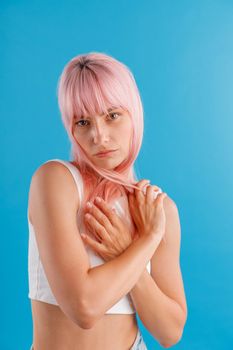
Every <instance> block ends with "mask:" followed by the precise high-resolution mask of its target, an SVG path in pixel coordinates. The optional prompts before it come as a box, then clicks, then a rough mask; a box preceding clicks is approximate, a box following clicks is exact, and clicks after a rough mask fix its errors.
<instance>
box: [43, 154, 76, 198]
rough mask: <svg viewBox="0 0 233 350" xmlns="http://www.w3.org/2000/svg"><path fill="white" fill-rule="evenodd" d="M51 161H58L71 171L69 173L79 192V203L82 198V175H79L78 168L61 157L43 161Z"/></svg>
mask: <svg viewBox="0 0 233 350" xmlns="http://www.w3.org/2000/svg"><path fill="white" fill-rule="evenodd" d="M52 161H57V162H60V163H62V164H63V165H65V166H66V167H67V168H68V169H69V171H70V172H71V174H72V176H73V178H74V181H75V183H76V186H77V190H78V194H79V199H80V203H81V202H82V199H83V180H82V175H81V173H80V171H79V170H78V168H77V167H76V166H75V165H73V164H71V163H70V162H69V161H67V160H62V159H57V158H54V159H49V160H47V161H46V162H45V163H48V162H52Z"/></svg>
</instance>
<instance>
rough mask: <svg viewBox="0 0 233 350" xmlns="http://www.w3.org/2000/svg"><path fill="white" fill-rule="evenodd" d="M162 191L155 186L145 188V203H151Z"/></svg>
mask: <svg viewBox="0 0 233 350" xmlns="http://www.w3.org/2000/svg"><path fill="white" fill-rule="evenodd" d="M161 192H162V190H161V188H159V187H158V186H156V185H151V186H147V188H146V201H147V203H152V202H153V201H154V200H155V199H156V198H157V195H158V194H159V193H161Z"/></svg>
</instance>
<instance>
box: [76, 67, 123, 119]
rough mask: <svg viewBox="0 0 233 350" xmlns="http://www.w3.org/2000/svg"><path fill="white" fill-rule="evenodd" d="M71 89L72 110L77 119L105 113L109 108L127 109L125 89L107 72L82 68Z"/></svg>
mask: <svg viewBox="0 0 233 350" xmlns="http://www.w3.org/2000/svg"><path fill="white" fill-rule="evenodd" d="M73 91H74V96H73V102H74V106H73V110H74V115H75V117H76V118H78V119H80V118H82V117H88V116H92V115H95V114H96V115H102V114H107V113H108V111H109V108H114V109H117V108H121V109H124V110H129V103H127V98H126V92H125V89H124V88H123V86H122V84H120V82H119V81H117V79H115V78H114V77H113V76H111V74H110V73H109V72H108V73H107V72H103V70H102V71H100V70H99V72H97V73H96V72H94V71H93V70H92V69H90V68H86V69H83V70H82V71H80V76H79V79H76V81H75V86H74V90H73Z"/></svg>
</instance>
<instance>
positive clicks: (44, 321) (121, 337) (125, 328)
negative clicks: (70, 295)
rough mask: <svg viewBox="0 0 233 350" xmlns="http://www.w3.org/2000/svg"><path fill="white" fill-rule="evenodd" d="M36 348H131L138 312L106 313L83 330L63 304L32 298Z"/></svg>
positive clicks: (47, 349)
mask: <svg viewBox="0 0 233 350" xmlns="http://www.w3.org/2000/svg"><path fill="white" fill-rule="evenodd" d="M31 307H32V316H33V350H51V349H56V350H103V349H111V350H129V349H130V348H131V346H132V345H133V343H134V341H135V338H136V335H137V331H138V325H137V319H136V314H135V313H134V314H105V315H104V316H103V317H102V318H101V319H100V320H99V321H98V322H97V323H96V324H95V325H94V327H92V328H90V329H83V328H81V327H79V326H78V325H77V324H76V323H74V322H73V321H72V320H71V319H69V318H67V316H66V315H65V314H64V313H63V311H62V310H61V309H60V307H59V306H57V305H53V304H48V303H45V302H41V301H38V300H31Z"/></svg>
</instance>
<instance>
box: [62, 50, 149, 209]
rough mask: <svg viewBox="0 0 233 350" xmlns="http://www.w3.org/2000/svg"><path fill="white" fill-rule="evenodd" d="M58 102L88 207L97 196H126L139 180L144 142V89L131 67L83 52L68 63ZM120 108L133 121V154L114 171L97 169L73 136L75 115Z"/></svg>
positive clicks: (108, 57) (113, 59)
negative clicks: (137, 165) (137, 169)
mask: <svg viewBox="0 0 233 350" xmlns="http://www.w3.org/2000/svg"><path fill="white" fill-rule="evenodd" d="M57 94H58V103H59V108H60V111H61V116H62V121H63V124H64V126H65V129H66V131H67V133H68V136H69V139H70V141H71V157H72V160H73V163H74V164H75V165H76V166H77V167H78V169H79V170H80V172H81V174H82V178H83V181H84V184H85V185H84V199H83V202H82V206H83V207H84V206H85V204H86V202H87V201H88V200H89V201H90V202H93V200H94V198H95V197H96V196H99V197H102V198H103V199H104V200H105V201H107V202H110V201H111V200H113V199H114V198H116V197H119V196H120V195H123V196H127V193H128V192H132V190H133V188H137V187H136V186H135V182H137V181H138V178H137V175H136V172H135V169H134V162H135V160H136V158H137V156H138V153H139V151H140V148H141V144H142V137H143V130H144V121H143V107H142V102H141V98H140V95H139V91H138V88H137V85H136V82H135V79H134V77H133V74H132V73H131V71H130V69H129V68H128V67H127V66H126V65H125V64H123V63H122V62H120V61H118V60H116V59H115V58H113V57H111V56H109V55H107V54H104V53H98V52H90V53H87V54H81V55H78V56H75V57H74V58H72V59H71V60H70V61H69V62H68V63H67V64H66V65H65V67H64V69H63V71H62V74H61V76H60V78H59V81H58V88H57ZM112 106H114V107H121V108H123V109H124V110H126V111H128V112H129V115H130V117H131V121H132V135H131V147H130V152H129V154H128V157H127V158H126V159H125V160H124V161H123V162H122V163H121V164H119V165H118V166H117V167H116V168H115V169H114V170H108V169H103V168H98V167H97V166H96V165H94V164H93V163H92V162H91V160H90V159H89V158H88V155H86V153H85V151H84V150H83V149H82V147H81V146H80V145H79V143H77V141H76V139H75V138H74V136H73V126H74V116H76V117H77V118H79V117H81V116H87V115H95V114H102V113H107V109H108V108H109V107H112Z"/></svg>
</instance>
